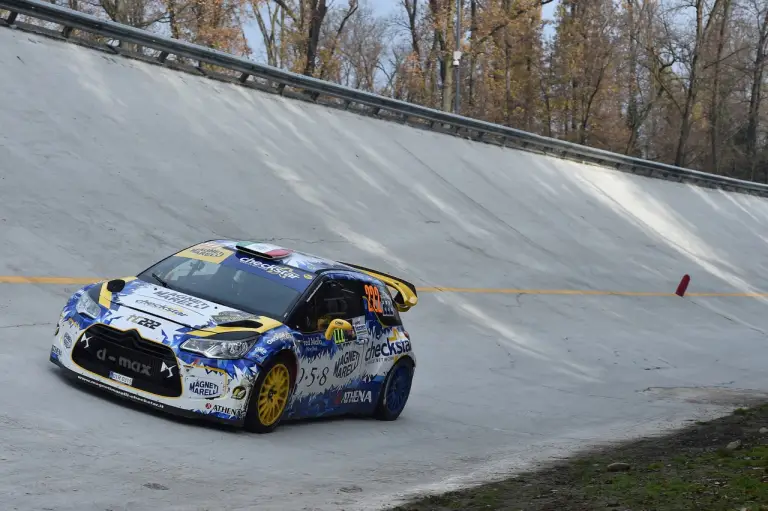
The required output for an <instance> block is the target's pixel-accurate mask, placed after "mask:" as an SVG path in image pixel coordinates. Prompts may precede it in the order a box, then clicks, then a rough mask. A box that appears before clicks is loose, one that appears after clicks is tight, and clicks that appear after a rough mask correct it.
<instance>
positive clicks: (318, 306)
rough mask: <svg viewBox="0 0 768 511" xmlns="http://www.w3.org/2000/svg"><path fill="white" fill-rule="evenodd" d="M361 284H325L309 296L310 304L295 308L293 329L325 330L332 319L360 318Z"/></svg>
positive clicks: (339, 282)
mask: <svg viewBox="0 0 768 511" xmlns="http://www.w3.org/2000/svg"><path fill="white" fill-rule="evenodd" d="M362 291H363V283H362V282H360V281H356V280H346V279H343V280H341V279H340V280H327V281H325V282H323V283H322V284H321V285H320V287H319V288H318V289H317V291H315V293H314V294H312V295H311V297H310V298H309V300H308V301H307V302H305V303H303V304H302V305H301V306H300V307H298V308H297V311H296V314H295V315H294V318H295V319H294V321H293V323H294V325H293V326H295V328H297V329H299V330H300V331H302V332H305V333H309V332H318V331H322V330H325V329H326V328H327V327H328V324H329V323H330V322H331V321H333V320H334V319H345V320H347V321H350V320H351V319H352V318H355V317H359V316H363V315H364V314H365V309H364V308H363V293H362Z"/></svg>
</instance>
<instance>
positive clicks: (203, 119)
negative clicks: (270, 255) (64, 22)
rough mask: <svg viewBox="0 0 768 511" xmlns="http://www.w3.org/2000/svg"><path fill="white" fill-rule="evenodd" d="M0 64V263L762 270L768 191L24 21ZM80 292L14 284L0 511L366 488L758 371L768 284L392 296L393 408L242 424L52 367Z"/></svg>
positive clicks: (648, 284) (585, 428)
mask: <svg viewBox="0 0 768 511" xmlns="http://www.w3.org/2000/svg"><path fill="white" fill-rule="evenodd" d="M0 70H2V71H0V98H1V103H0V275H27V276H64V277H88V276H93V277H94V278H98V277H102V276H117V275H125V274H135V273H136V272H137V271H140V270H142V269H144V268H145V267H146V266H148V265H150V264H151V263H152V262H154V261H155V260H157V259H158V258H161V257H164V256H165V255H167V254H168V253H169V252H171V251H174V250H177V249H178V248H179V247H182V246H186V245H189V244H192V243H194V242H197V241H199V240H203V239H207V238H210V237H216V236H227V237H249V238H258V239H270V240H275V241H277V242H282V243H284V244H286V245H288V246H293V247H298V248H302V249H305V250H309V251H312V252H316V253H318V254H321V255H326V256H330V257H338V258H343V259H347V260H352V261H360V262H361V263H363V264H368V265H370V266H374V267H380V268H381V269H383V270H385V271H387V270H388V271H391V272H397V273H398V274H402V275H403V276H404V277H406V278H409V279H412V280H413V281H414V282H415V283H416V284H417V285H419V286H452V287H472V288H490V287H492V288H516V289H533V290H537V289H539V290H542V289H544V290H546V289H586V290H589V289H593V290H614V291H636V292H643V291H651V292H658V291H660V292H672V291H674V289H675V287H676V285H677V282H678V281H679V279H680V277H681V276H682V275H683V274H684V273H689V274H690V275H691V276H692V279H693V280H692V284H691V288H690V291H697V292H754V291H761V290H766V289H768V281H767V277H766V276H767V275H768V274H767V273H766V261H767V259H766V257H765V256H764V253H765V250H766V247H768V245H767V244H768V233H766V230H765V227H764V226H765V225H766V220H768V202H766V201H765V200H763V199H758V198H753V197H749V196H745V195H738V194H727V193H724V192H720V191H714V190H705V189H697V188H694V187H692V186H689V185H682V184H674V183H670V182H666V181H657V180H652V179H648V178H643V177H636V176H632V175H627V174H621V173H617V172H614V171H611V170H606V169H600V168H596V167H588V166H582V165H578V164H575V163H570V162H565V161H560V160H557V159H554V158H547V157H540V156H534V155H531V154H528V153H524V152H517V151H513V150H503V149H500V148H496V147H491V146H487V145H483V144H480V143H473V142H468V141H464V140H460V139H456V138H452V137H450V136H445V135H439V134H435V133H430V132H426V131H419V130H415V129H411V128H408V127H404V126H399V125H396V124H391V123H386V122H380V121H375V120H372V119H366V118H363V117H359V116H356V115H354V114H350V113H343V112H337V111H332V110H329V109H325V108H323V107H319V106H316V105H310V104H305V103H300V102H296V101H291V100H286V99H283V98H280V97H275V96H270V95H265V94H262V93H258V92H253V91H249V90H245V89H243V88H238V87H237V86H230V85H225V84H221V83H216V82H212V81H209V80H206V79H203V78H197V77H194V76H190V75H185V74H181V73H177V72H173V71H170V70H163V69H159V68H157V67H153V66H149V65H145V64H143V63H139V62H134V61H130V60H127V59H123V58H119V57H113V56H109V55H106V54H101V53H98V52H95V51H91V50H87V49H83V48H79V47H75V46H73V45H69V44H66V43H62V42H58V41H53V40H48V39H44V38H41V37H38V36H34V35H30V34H25V33H20V32H17V31H14V30H11V29H0ZM75 288H76V286H60V285H35V284H0V363H1V364H2V371H0V389H2V394H1V395H2V397H1V398H0V405H1V406H0V495H3V503H4V506H6V507H5V508H6V509H18V510H31V509H35V510H39V509H55V510H78V511H85V510H105V509H111V510H114V511H116V510H138V509H149V508H155V506H156V508H157V509H164V510H177V509H178V510H181V509H184V510H196V509H219V508H220V505H221V504H222V503H223V504H224V505H225V507H226V509H228V510H238V509H259V510H267V509H366V508H369V507H371V508H375V507H376V506H381V505H384V504H389V503H392V502H394V500H395V499H396V498H397V497H399V496H402V495H406V494H408V493H410V492H414V491H421V490H442V489H446V488H450V487H452V486H453V485H455V484H462V483H465V482H468V481H473V480H477V479H478V478H484V477H491V476H496V475H499V474H501V473H502V472H503V471H505V470H510V469H513V468H516V467H521V466H523V465H524V464H526V463H529V462H534V461H546V460H547V459H549V457H551V456H560V455H564V454H567V453H569V452H571V451H572V450H573V449H576V448H579V447H581V446H585V445H591V444H593V443H595V442H602V441H609V440H615V439H622V438H626V437H629V436H632V435H638V434H644V433H648V432H654V431H658V430H659V428H664V427H672V426H678V425H680V424H683V423H684V421H685V420H686V419H692V418H698V417H703V416H708V415H710V414H713V413H722V412H723V411H724V410H726V409H728V407H734V406H736V405H738V404H741V403H743V402H746V401H748V400H749V399H751V398H752V397H754V396H755V395H757V396H758V397H759V396H761V395H762V394H761V392H762V391H766V390H768V382H766V379H765V367H766V360H767V357H766V349H765V344H766V335H765V328H766V321H765V318H766V310H767V309H766V302H765V300H764V299H762V298H744V297H706V298H684V299H681V298H677V297H653V296H579V295H561V296H558V295H555V296H550V295H536V294H522V295H515V294H483V293H422V295H421V303H420V304H419V306H418V307H416V308H415V309H414V310H413V311H411V312H408V313H407V314H406V315H405V319H406V320H407V326H408V329H409V331H410V332H411V334H412V336H413V339H414V346H415V349H416V350H418V357H419V361H420V365H419V367H418V370H417V376H416V381H415V384H414V386H413V393H412V395H411V399H410V401H409V403H408V406H407V408H406V410H405V412H404V413H403V415H402V416H401V418H400V420H398V421H395V422H393V423H381V422H376V421H372V420H332V421H323V422H311V423H301V424H294V425H288V424H284V425H283V426H281V427H280V428H279V429H278V430H277V431H276V432H275V433H274V434H271V435H266V436H263V435H262V436H259V435H249V434H246V433H241V432H232V431H229V430H223V429H220V428H213V427H208V426H202V425H196V424H192V423H187V422H182V421H179V420H175V419H171V418H167V417H164V416H162V415H158V414H156V413H153V412H150V411H148V410H145V409H143V408H136V407H134V406H131V405H128V404H126V403H123V402H118V401H115V400H113V399H111V398H107V397H105V396H103V395H101V394H95V393H92V392H89V391H87V390H85V389H83V388H81V387H75V386H72V385H69V384H67V383H65V381H64V380H62V379H61V378H60V377H59V373H58V371H57V369H56V368H55V367H54V366H53V364H51V363H50V362H48V353H49V349H50V340H51V336H52V334H53V324H54V321H55V320H56V318H57V315H58V313H59V311H60V308H61V306H62V305H63V304H64V301H65V299H66V297H67V296H68V294H70V293H71V292H73V291H74V290H75ZM744 389H747V390H744ZM750 389H751V391H750ZM158 485H160V486H158ZM255 504H258V505H257V506H256V507H252V506H254V505H255Z"/></svg>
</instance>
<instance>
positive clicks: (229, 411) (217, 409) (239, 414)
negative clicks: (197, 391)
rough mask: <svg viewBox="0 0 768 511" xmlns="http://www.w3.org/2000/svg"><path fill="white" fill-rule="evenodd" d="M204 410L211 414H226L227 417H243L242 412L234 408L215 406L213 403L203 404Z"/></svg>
mask: <svg viewBox="0 0 768 511" xmlns="http://www.w3.org/2000/svg"><path fill="white" fill-rule="evenodd" d="M205 409H206V410H208V411H209V412H212V413H213V412H219V413H226V414H227V415H232V416H234V417H242V416H243V411H242V410H238V409H236V408H230V407H228V406H222V405H215V404H213V403H205Z"/></svg>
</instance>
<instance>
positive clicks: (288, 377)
mask: <svg viewBox="0 0 768 511" xmlns="http://www.w3.org/2000/svg"><path fill="white" fill-rule="evenodd" d="M292 368H293V361H292V360H291V359H290V357H288V356H286V355H278V356H277V357H275V358H274V359H272V360H271V361H270V362H269V363H267V364H266V365H265V366H264V368H263V369H262V370H261V372H260V373H259V376H258V377H257V378H256V383H255V384H254V385H253V390H252V391H251V397H250V399H249V400H248V411H247V412H246V414H245V423H244V425H243V428H244V429H245V430H246V431H250V432H252V433H270V432H272V431H274V430H275V428H277V426H278V425H279V424H280V421H281V420H282V418H283V413H284V412H285V409H286V407H287V406H288V399H289V398H290V395H291V389H292V388H293V380H294V379H295V376H294V374H293V370H292Z"/></svg>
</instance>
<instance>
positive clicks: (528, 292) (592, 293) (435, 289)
mask: <svg viewBox="0 0 768 511" xmlns="http://www.w3.org/2000/svg"><path fill="white" fill-rule="evenodd" d="M416 290H417V291H420V292H424V293H479V294H510V295H577V296H608V295H613V296H677V295H676V294H675V293H664V292H660V291H602V290H595V289H507V288H484V287H417V288H416ZM685 296H695V297H706V296H710V297H744V298H760V297H768V293H685Z"/></svg>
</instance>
